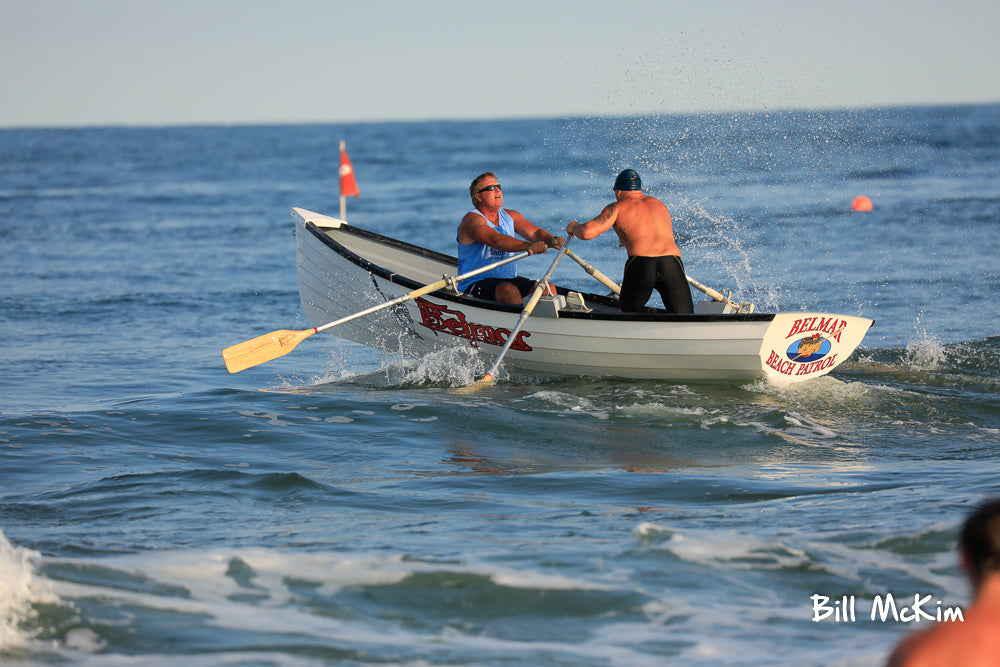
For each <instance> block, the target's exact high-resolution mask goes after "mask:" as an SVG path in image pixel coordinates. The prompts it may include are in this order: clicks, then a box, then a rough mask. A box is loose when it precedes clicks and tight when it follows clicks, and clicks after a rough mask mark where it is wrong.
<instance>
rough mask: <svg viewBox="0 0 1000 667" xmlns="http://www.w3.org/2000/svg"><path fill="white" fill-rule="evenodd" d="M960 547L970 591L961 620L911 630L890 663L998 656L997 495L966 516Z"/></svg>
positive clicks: (974, 663)
mask: <svg viewBox="0 0 1000 667" xmlns="http://www.w3.org/2000/svg"><path fill="white" fill-rule="evenodd" d="M959 550H960V552H961V557H962V565H963V567H964V568H965V571H966V574H968V576H969V581H970V582H971V583H972V588H973V591H974V592H975V599H974V600H973V603H972V606H971V607H969V608H968V609H966V610H965V612H964V614H963V615H964V620H962V621H958V620H956V621H943V622H941V623H938V624H937V625H934V626H933V627H931V628H930V629H928V630H924V631H923V632H919V633H916V634H913V635H910V636H909V637H907V638H906V639H904V640H903V641H902V642H900V644H899V646H897V647H896V650H895V651H893V653H892V655H891V656H890V657H889V663H888V664H889V667H922V666H925V665H926V666H930V667H947V666H948V665H956V667H957V666H958V665H961V666H962V667H982V666H985V665H996V664H997V663H998V661H1000V499H997V500H992V501H990V502H988V503H986V504H985V505H983V506H982V507H980V508H979V509H978V510H977V511H976V512H974V513H973V514H972V516H970V517H969V518H968V519H967V520H966V522H965V525H964V526H963V528H962V534H961V536H960V537H959Z"/></svg>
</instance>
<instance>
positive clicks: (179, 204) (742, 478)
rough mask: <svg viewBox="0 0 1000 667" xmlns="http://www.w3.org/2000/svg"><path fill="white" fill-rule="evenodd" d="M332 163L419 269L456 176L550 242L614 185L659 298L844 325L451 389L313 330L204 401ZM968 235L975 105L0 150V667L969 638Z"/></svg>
mask: <svg viewBox="0 0 1000 667" xmlns="http://www.w3.org/2000/svg"><path fill="white" fill-rule="evenodd" d="M341 140H344V141H346V142H347V148H348V152H349V154H350V156H351V160H352V162H353V166H354V169H355V172H356V174H357V178H358V182H359V185H360V189H361V196H360V197H359V198H357V199H353V198H352V199H350V200H348V215H347V217H348V220H349V221H350V222H351V223H353V224H357V225H359V226H362V227H366V228H368V229H371V230H373V231H376V232H379V233H382V234H387V235H389V236H393V237H396V238H399V239H401V240H404V241H408V242H411V243H415V244H417V245H421V246H425V247H428V248H432V249H434V250H438V251H442V252H446V253H448V254H454V253H455V249H454V243H455V229H456V226H457V222H458V220H459V219H460V218H461V217H462V215H463V214H464V213H465V212H466V211H467V210H468V209H469V200H468V184H469V182H470V181H471V180H472V178H473V177H474V176H475V175H476V174H479V173H480V172H483V171H486V170H490V171H493V172H495V173H496V174H497V175H498V177H499V180H500V181H501V183H502V184H503V186H504V195H505V204H506V205H507V206H508V207H510V208H514V209H517V210H519V211H521V212H522V213H523V214H524V215H525V216H526V217H528V218H529V219H531V220H532V221H534V222H536V223H537V224H539V225H541V226H543V227H545V228H546V229H548V230H550V231H552V232H554V233H559V232H560V231H561V230H562V229H564V228H565V226H566V223H567V222H569V221H570V220H573V219H576V220H586V219H589V218H591V217H593V216H595V215H596V214H597V213H598V212H599V211H600V210H601V208H602V207H603V206H604V205H605V204H606V203H608V202H609V201H611V199H612V193H611V185H612V183H613V180H614V176H615V175H616V174H617V173H618V171H620V170H621V169H622V168H624V167H632V168H634V169H636V170H638V171H639V173H640V174H641V175H642V178H643V182H644V186H645V188H646V189H647V191H649V192H650V193H651V194H654V195H655V196H657V197H659V198H661V199H662V200H663V201H664V202H665V203H666V204H667V206H668V207H669V208H670V210H671V212H672V215H673V218H674V226H675V231H676V233H677V239H678V243H679V245H680V246H681V248H682V251H683V255H684V262H685V266H686V268H687V270H688V273H689V274H690V275H691V276H692V277H694V278H696V279H697V280H699V281H701V282H702V283H705V284H707V285H710V286H712V287H714V288H716V289H719V290H725V291H729V290H732V292H733V296H734V298H735V299H737V300H738V301H741V302H742V301H751V302H753V303H755V304H756V306H757V310H758V312H768V311H778V310H781V311H795V310H821V311H826V312H833V313H843V314H848V315H862V316H866V317H870V318H872V319H874V320H875V325H874V327H873V328H872V329H871V330H870V332H869V334H868V336H867V337H866V338H865V340H864V341H863V343H862V346H861V348H860V349H859V350H858V351H856V352H855V353H854V355H853V356H852V357H851V358H850V359H849V360H848V361H847V362H846V363H845V364H844V365H842V366H841V367H839V368H838V369H836V370H835V371H834V373H833V374H832V375H830V376H828V377H824V378H820V379H817V380H814V381H810V382H807V383H804V384H801V385H795V386H791V387H786V388H779V387H774V386H770V385H768V384H766V383H763V382H757V383H751V384H697V383H669V382H660V381H635V380H622V379H594V378H564V379H558V380H552V379H548V380H540V379H537V378H533V377H529V376H523V375H517V374H511V375H504V376H503V377H502V381H501V382H500V383H499V384H498V385H497V386H495V387H492V388H489V389H487V390H485V391H482V392H479V393H477V394H474V395H459V394H455V393H453V391H452V389H453V388H454V387H457V386H462V385H464V384H466V383H468V382H469V381H470V380H472V379H474V378H475V377H477V376H478V374H479V373H481V372H482V371H483V370H484V368H483V367H482V361H481V360H480V359H477V358H474V357H473V356H472V355H465V354H453V355H431V356H428V357H427V358H423V359H405V358H402V357H400V356H399V355H392V354H382V353H377V352H375V351H374V350H372V349H370V348H368V347H365V346H363V345H358V344H355V343H350V342H347V341H345V340H343V339H340V338H337V337H336V335H335V334H336V329H333V330H331V333H332V334H334V335H327V334H324V335H320V336H314V337H311V338H309V339H308V340H306V341H304V342H303V343H301V344H300V345H299V346H298V347H297V348H296V349H295V350H294V351H293V352H292V353H290V354H288V355H286V356H283V357H281V358H279V359H276V360H274V361H271V362H268V363H266V364H262V365H260V366H257V367H254V368H251V369H248V370H246V371H244V372H242V373H239V374H235V375H230V374H229V373H227V372H226V369H225V366H224V365H223V361H222V357H221V350H222V349H223V348H225V347H228V346H230V345H233V344H235V343H238V342H241V341H243V340H247V339H250V338H252V337H254V336H257V335H260V334H263V333H267V332H269V331H272V330H275V329H282V328H290V329H301V328H305V327H306V326H308V324H307V322H306V321H305V318H304V316H303V314H302V312H301V309H300V307H299V299H298V289H297V283H296V273H295V238H294V235H293V225H292V219H291V216H290V213H289V211H290V209H291V208H292V207H293V206H297V207H303V208H306V209H310V210H314V211H319V212H324V213H328V214H331V215H337V214H338V213H339V198H338V188H337V167H338V143H339V142H340V141H341ZM858 195H865V196H868V197H870V198H871V199H872V201H873V202H874V210H873V211H871V212H864V213H862V212H855V211H852V210H851V201H852V200H853V199H854V197H856V196H858ZM998 218H1000V105H982V106H956V107H916V108H897V109H877V110H876V109H872V110H832V111H796V112H775V113H756V114H711V115H673V116H644V117H629V118H565V119H559V118H556V119H532V120H510V121H475V122H473V121H469V122H413V123H358V124H340V125H294V126H235V127H163V128H143V127H132V128H125V127H108V128H77V129H8V130H0V247H2V249H3V262H2V264H0V282H2V285H3V288H4V296H3V299H0V332H2V334H3V340H4V345H3V346H2V348H0V354H2V355H3V356H2V362H3V363H2V365H3V369H4V373H3V376H2V378H0V396H2V398H0V661H3V662H4V663H5V664H25V665H62V664H74V665H107V664H120V665H144V666H148V665H171V666H172V665H175V664H178V663H179V662H180V663H182V664H191V665H236V664H239V665H295V666H300V665H330V664H337V665H378V664H408V665H417V664H419V665H510V664H525V665H542V664H553V665H555V664H558V665H587V666H590V665H593V666H598V665H623V666H624V665H627V666H633V665H663V664H704V665H878V664H882V663H883V662H884V660H885V658H886V656H887V654H888V652H889V651H890V650H891V648H892V647H893V646H894V645H895V643H896V642H898V641H899V640H900V639H901V638H902V637H904V636H905V635H906V634H908V633H909V632H912V631H914V630H918V629H921V628H924V627H927V626H928V625H929V621H927V620H926V619H921V620H918V621H909V622H907V621H905V620H901V619H900V620H897V619H896V618H894V617H893V616H892V615H891V614H890V615H889V616H888V617H887V618H885V619H883V618H882V617H881V616H878V615H876V616H875V617H874V618H873V617H872V614H871V612H872V609H873V608H874V607H875V605H876V600H879V601H882V602H884V601H885V600H886V596H888V595H892V596H893V600H894V601H895V603H896V604H897V606H898V607H899V608H900V609H902V608H903V607H904V606H912V605H913V604H914V602H915V600H919V599H921V598H923V597H925V596H931V597H930V601H929V602H928V603H927V604H926V606H925V610H926V611H928V612H930V613H931V614H935V613H937V611H938V610H947V609H952V608H955V607H959V608H961V607H964V606H966V605H968V604H969V602H970V593H971V592H970V590H969V587H968V585H967V583H966V581H965V580H964V578H963V575H962V572H961V570H960V568H959V566H958V561H957V556H956V553H955V537H956V530H957V529H958V527H959V526H960V524H961V522H962V520H963V519H964V518H965V516H966V515H967V514H968V513H969V512H970V511H971V510H972V509H973V508H974V507H975V506H976V505H978V504H979V503H980V502H981V501H983V500H984V499H986V498H988V497H993V496H998V495H1000V478H998V476H997V474H996V471H997V469H998V458H1000V328H998V325H997V322H998V319H1000V299H997V297H996V295H997V294H998V292H1000V259H998V250H1000V225H998ZM575 251H576V252H577V253H578V254H580V255H582V256H583V257H585V258H586V259H588V260H589V261H590V262H592V263H594V264H595V265H597V266H598V268H600V269H601V270H602V271H603V272H604V273H607V274H608V275H609V276H611V277H613V278H616V279H618V278H620V275H621V267H622V264H623V251H622V250H621V249H620V248H618V247H617V239H616V238H614V236H613V235H611V234H606V235H604V236H602V237H600V238H598V239H596V240H594V241H590V242H587V243H584V242H581V243H580V245H579V246H578V247H576V249H575ZM550 260H551V257H550V258H548V259H547V258H546V257H544V256H543V257H534V258H531V259H530V260H526V261H525V262H522V263H521V264H520V265H519V266H520V269H519V270H520V271H521V272H522V274H525V275H529V276H534V275H540V274H541V273H543V272H544V270H545V268H546V267H547V265H548V264H549V262H550ZM555 280H556V282H559V283H561V284H565V285H569V286H575V287H578V288H581V289H584V290H586V291H598V292H600V291H602V289H603V288H602V287H601V286H600V285H598V284H597V283H595V282H594V281H593V279H592V278H590V277H589V276H587V275H586V274H585V273H584V272H583V271H582V270H581V269H580V268H579V267H578V266H576V265H574V264H572V263H569V264H567V263H565V262H564V263H562V264H560V266H559V269H558V271H557V273H556V276H555ZM694 295H695V298H696V301H697V300H700V299H701V298H703V297H702V296H701V295H700V293H698V292H695V293H694ZM845 596H846V597H845ZM851 596H853V598H851ZM850 599H853V600H854V601H855V607H856V616H854V617H851V618H850V619H847V618H844V617H842V615H841V614H840V613H839V607H838V608H837V609H838V611H837V613H836V614H835V613H834V611H835V604H838V603H840V602H841V601H843V600H850Z"/></svg>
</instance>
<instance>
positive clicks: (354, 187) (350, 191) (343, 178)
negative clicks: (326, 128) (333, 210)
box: [340, 141, 361, 197]
mask: <svg viewBox="0 0 1000 667" xmlns="http://www.w3.org/2000/svg"><path fill="white" fill-rule="evenodd" d="M360 194H361V191H360V190H358V182H357V180H355V178H354V167H353V166H351V158H349V157H347V150H346V149H345V148H344V142H343V141H341V142H340V196H341V197H357V196H359V195H360Z"/></svg>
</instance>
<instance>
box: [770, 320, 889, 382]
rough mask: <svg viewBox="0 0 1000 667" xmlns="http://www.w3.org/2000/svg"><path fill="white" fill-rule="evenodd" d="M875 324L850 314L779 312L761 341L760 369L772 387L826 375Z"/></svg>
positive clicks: (845, 357)
mask: <svg viewBox="0 0 1000 667" xmlns="http://www.w3.org/2000/svg"><path fill="white" fill-rule="evenodd" d="M874 323H875V322H874V320H870V319H868V318H866V317H855V316H852V315H834V314H831V313H778V314H777V315H775V317H774V320H772V321H771V325H770V326H769V327H768V329H767V332H766V333H765V334H764V339H763V341H762V342H761V346H760V361H761V367H762V369H763V370H764V374H765V376H766V377H767V378H768V380H770V381H771V382H774V383H775V384H789V383H792V382H801V381H803V380H808V379H811V378H815V377H819V376H821V375H826V374H827V373H829V372H830V371H832V370H833V369H834V368H836V367H837V366H839V365H840V364H841V363H843V362H844V361H846V360H847V358H848V357H850V356H851V354H852V353H853V352H854V350H855V349H856V348H857V347H858V345H860V344H861V340H862V339H863V338H864V337H865V334H866V333H868V329H869V328H871V326H872V325H873V324H874Z"/></svg>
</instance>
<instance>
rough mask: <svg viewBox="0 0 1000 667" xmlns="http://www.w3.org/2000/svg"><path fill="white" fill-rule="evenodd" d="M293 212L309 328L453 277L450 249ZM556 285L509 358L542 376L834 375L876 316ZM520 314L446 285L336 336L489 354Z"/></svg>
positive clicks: (408, 348)
mask: <svg viewBox="0 0 1000 667" xmlns="http://www.w3.org/2000/svg"><path fill="white" fill-rule="evenodd" d="M292 214H293V217H294V218H295V220H296V230H295V232H296V256H297V270H298V282H299V295H300V297H301V301H302V308H303V311H304V312H305V315H306V318H307V319H308V320H309V323H310V324H311V325H312V326H314V327H320V326H321V325H323V324H326V323H329V322H331V321H333V320H338V319H340V318H343V317H345V316H347V315H350V314H351V313H356V312H357V311H360V310H363V309H366V308H371V307H373V306H376V305H378V304H381V303H385V302H387V301H391V300H393V299H397V298H400V297H403V296H405V295H406V294H407V293H409V292H412V291H414V290H416V289H418V288H420V287H422V286H424V285H428V284H430V283H434V282H436V281H440V280H441V279H442V277H443V276H454V275H456V273H457V260H456V258H454V257H451V256H448V255H445V254H442V253H438V252H434V251H432V250H427V249H424V248H420V247H417V246H414V245H410V244H408V243H404V242H402V241H398V240H395V239H391V238H389V237H386V236H382V235H380V234H376V233H374V232H370V231H367V230H364V229H361V228H358V227H355V226H352V225H349V224H347V223H346V222H344V221H342V220H338V219H336V218H332V217H329V216H325V215H322V214H319V213H313V212H311V211H306V210H304V209H300V208H295V209H292ZM556 289H557V292H558V295H557V296H555V297H554V298H546V299H543V300H542V301H540V302H539V303H538V304H537V306H536V307H535V309H534V310H533V311H532V313H531V316H530V317H529V318H528V319H527V321H526V322H525V324H524V326H523V328H522V329H521V330H520V332H518V334H517V336H516V338H515V340H514V342H513V343H512V344H511V346H510V349H509V351H508V353H507V356H506V357H505V361H504V364H505V365H509V366H510V367H514V368H518V369H521V370H525V371H529V372H534V373H541V374H546V375H576V376H592V377H601V376H610V377H622V378H637V379H665V380H677V381H736V382H742V381H748V380H755V379H760V378H767V379H768V380H770V381H772V382H774V383H778V384H785V383H790V382H799V381H802V380H808V379H811V378H815V377H818V376H821V375H826V374H827V373H829V372H830V371H832V370H833V369H834V368H836V367H837V366H838V365H840V364H841V363H843V362H844V361H845V360H846V359H847V358H848V357H849V356H850V355H851V353H852V352H854V350H855V348H857V346H858V345H859V344H860V343H861V340H862V339H863V338H864V336H865V333H867V331H868V329H869V327H871V325H872V324H873V321H872V320H870V319H867V318H864V317H856V316H851V315H836V314H832V313H770V314H769V313H753V312H733V309H732V308H731V307H729V306H727V305H726V304H724V303H718V302H702V303H699V304H698V307H697V308H696V312H695V314H693V315H674V314H668V313H665V312H663V311H652V312H644V313H622V312H620V311H619V309H618V304H617V300H615V299H613V298H611V297H608V296H601V295H597V294H586V293H584V294H581V293H579V292H573V291H569V290H566V289H564V288H561V287H558V286H556ZM521 310H522V309H521V308H520V307H518V306H511V305H505V304H499V303H495V302H492V301H484V300H482V299H476V298H472V297H469V296H466V295H464V294H461V293H459V292H458V291H457V290H456V289H455V288H454V286H451V287H446V288H444V289H440V290H438V291H436V292H432V293H430V294H426V295H424V296H421V297H419V298H416V299H410V300H405V301H403V302H402V303H399V304H396V305H394V306H393V307H391V308H385V309H382V310H379V311H377V312H374V313H372V314H371V315H369V316H366V317H361V318H356V319H353V320H351V321H348V322H345V323H344V324H341V325H339V326H337V327H336V328H335V329H333V330H332V333H335V334H336V335H337V336H340V337H342V338H346V339H348V340H352V341H355V342H357V343H362V344H364V345H368V346H370V347H374V348H377V349H380V350H385V351H389V352H394V353H396V352H400V353H402V354H403V355H404V356H407V357H411V358H419V357H422V356H424V355H426V354H428V353H431V352H434V351H437V350H441V349H443V348H446V347H449V346H456V345H458V346H464V347H471V348H473V349H475V350H477V351H479V352H480V353H481V354H482V355H483V356H484V358H493V357H495V356H496V355H497V352H499V351H500V349H501V348H502V347H503V345H504V344H505V343H506V341H507V337H508V336H509V334H510V332H511V330H512V329H513V328H514V325H515V323H516V322H517V320H518V317H519V316H520V314H521Z"/></svg>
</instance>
